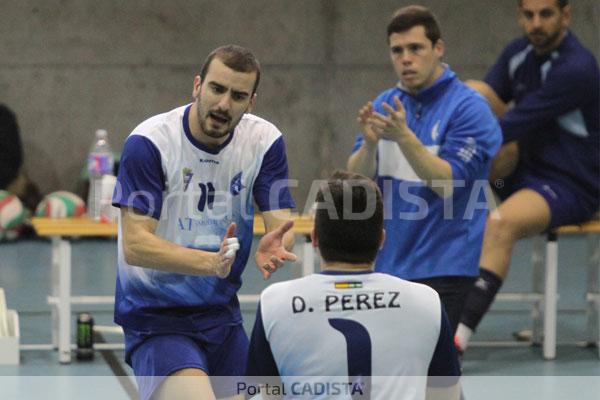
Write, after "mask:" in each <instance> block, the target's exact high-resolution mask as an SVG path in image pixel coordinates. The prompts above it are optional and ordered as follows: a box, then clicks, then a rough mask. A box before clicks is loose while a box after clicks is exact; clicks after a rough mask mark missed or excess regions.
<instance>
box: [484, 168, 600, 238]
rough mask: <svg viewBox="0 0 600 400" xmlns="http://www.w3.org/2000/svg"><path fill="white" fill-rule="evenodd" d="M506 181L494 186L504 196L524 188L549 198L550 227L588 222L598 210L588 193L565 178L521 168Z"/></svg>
mask: <svg viewBox="0 0 600 400" xmlns="http://www.w3.org/2000/svg"><path fill="white" fill-rule="evenodd" d="M504 183H505V185H504V187H502V188H500V189H498V188H495V189H496V192H497V193H498V195H499V196H500V198H501V199H502V200H505V199H506V198H507V197H509V196H510V195H512V194H513V193H515V192H516V191H518V190H521V189H531V190H533V191H535V192H537V193H539V194H540V195H541V196H542V197H543V198H544V199H545V200H546V203H548V206H549V207H550V212H551V214H552V215H551V219H550V226H549V227H548V229H553V228H556V227H558V226H561V225H569V224H578V223H581V222H585V221H587V220H589V219H590V218H592V216H593V215H594V213H595V212H596V211H597V207H598V206H597V205H596V204H595V203H594V201H593V199H590V196H589V193H587V192H585V191H583V190H582V189H580V188H578V187H577V186H576V185H574V184H571V183H569V182H566V181H561V180H558V179H552V178H548V177H539V176H534V175H533V174H530V173H528V172H526V171H525V170H523V169H519V170H517V172H516V173H515V174H514V175H512V176H511V177H509V178H507V179H506V180H505V181H504ZM492 187H493V185H492Z"/></svg>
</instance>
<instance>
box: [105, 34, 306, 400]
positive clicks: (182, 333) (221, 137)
mask: <svg viewBox="0 0 600 400" xmlns="http://www.w3.org/2000/svg"><path fill="white" fill-rule="evenodd" d="M259 79H260V67H259V64H258V61H257V60H256V58H255V57H254V55H253V54H252V53H251V52H250V51H248V50H246V49H244V48H241V47H239V46H234V45H229V46H223V47H219V48H217V49H216V50H214V51H213V52H212V53H211V54H210V55H209V56H208V58H207V59H206V61H205V63H204V66H203V67H202V69H201V72H200V74H199V75H198V76H196V77H195V79H194V84H193V97H194V102H193V103H192V104H188V105H185V106H182V107H179V108H176V109H174V110H172V111H169V112H166V113H164V114H160V115H156V116H154V117H151V118H150V119H148V120H146V121H144V122H142V123H141V124H140V125H139V126H137V127H136V128H135V129H134V130H133V132H132V133H131V134H130V135H129V137H128V138H127V140H126V142H125V146H124V150H123V155H122V158H121V164H120V169H119V177H118V185H117V189H116V190H115V193H114V196H113V204H114V205H115V206H117V207H120V208H121V214H120V219H119V239H118V244H119V246H118V263H119V266H118V276H117V285H116V286H117V287H116V299H115V322H116V323H118V324H120V325H121V326H122V327H123V329H124V331H125V357H126V361H127V363H129V364H130V365H131V366H132V367H133V369H134V372H135V375H136V377H137V381H138V386H139V389H140V397H141V398H142V399H148V398H150V397H152V398H158V399H161V398H165V399H173V398H177V399H187V398H193V399H214V398H215V397H216V398H223V397H227V396H231V395H232V394H233V393H235V389H234V388H230V387H227V386H223V385H218V384H215V383H214V381H213V382H211V380H210V378H209V375H210V376H236V375H242V374H243V373H244V367H245V365H246V357H247V351H248V338H247V336H246V334H245V332H244V329H243V327H242V317H241V313H240V308H239V303H238V300H237V296H236V294H237V291H238V289H239V288H240V286H241V284H242V282H241V275H242V271H243V269H244V267H245V265H246V262H247V260H248V256H249V254H250V247H251V244H252V237H253V229H252V228H253V215H254V206H253V200H254V201H256V203H257V205H258V207H259V209H260V211H262V213H263V217H264V221H265V229H266V231H267V234H266V235H265V236H263V238H262V239H261V240H260V242H259V245H258V249H257V252H256V255H255V261H256V264H257V266H258V268H259V270H260V272H261V273H262V274H263V276H264V278H265V279H268V278H269V276H270V274H271V273H273V272H274V271H275V270H277V269H278V268H280V267H281V266H283V264H284V262H285V261H294V260H295V259H296V257H295V255H294V254H292V253H291V252H289V250H290V249H291V248H292V247H293V244H294V238H293V233H292V232H291V230H290V228H291V227H292V222H291V221H290V220H289V217H290V209H291V208H292V207H294V202H293V199H292V198H291V196H290V193H289V190H288V188H287V177H288V167H287V159H286V153H285V146H284V142H283V137H282V135H281V133H280V132H279V130H278V129H277V128H276V127H275V126H274V125H273V124H271V123H269V122H267V121H265V120H264V119H261V118H259V117H256V116H254V115H251V114H248V112H249V111H250V110H251V109H252V107H253V106H254V104H255V102H256V89H257V87H258V83H259ZM179 377H181V379H178V378H179Z"/></svg>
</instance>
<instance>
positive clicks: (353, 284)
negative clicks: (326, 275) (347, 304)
mask: <svg viewBox="0 0 600 400" xmlns="http://www.w3.org/2000/svg"><path fill="white" fill-rule="evenodd" d="M335 288H336V289H360V288H362V282H360V281H342V282H335Z"/></svg>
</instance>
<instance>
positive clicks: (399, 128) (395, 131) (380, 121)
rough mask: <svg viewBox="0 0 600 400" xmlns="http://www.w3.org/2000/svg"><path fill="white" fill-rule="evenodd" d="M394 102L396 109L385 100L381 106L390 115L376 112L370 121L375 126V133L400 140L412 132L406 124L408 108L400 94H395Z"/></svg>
mask: <svg viewBox="0 0 600 400" xmlns="http://www.w3.org/2000/svg"><path fill="white" fill-rule="evenodd" d="M394 104H395V105H396V109H394V108H393V107H392V106H390V105H389V104H387V103H385V102H384V103H382V104H381V106H382V107H383V109H384V110H385V111H387V112H388V115H387V116H385V115H383V114H380V113H377V112H374V113H372V115H371V117H370V118H369V120H368V121H369V123H370V124H371V125H372V126H373V131H374V132H375V134H377V135H378V136H380V137H383V138H385V139H388V140H393V141H396V142H398V141H401V140H402V139H403V137H405V136H406V135H408V134H411V133H412V132H411V131H410V129H408V126H407V125H406V110H405V109H404V105H402V102H401V101H400V99H399V98H398V96H394Z"/></svg>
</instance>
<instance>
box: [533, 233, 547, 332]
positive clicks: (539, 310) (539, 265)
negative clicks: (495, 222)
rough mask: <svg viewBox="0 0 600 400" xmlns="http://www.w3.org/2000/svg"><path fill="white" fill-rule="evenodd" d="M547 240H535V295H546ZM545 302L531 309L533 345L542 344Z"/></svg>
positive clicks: (534, 304)
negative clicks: (545, 256)
mask: <svg viewBox="0 0 600 400" xmlns="http://www.w3.org/2000/svg"><path fill="white" fill-rule="evenodd" d="M545 244H546V238H545V237H544V236H535V237H534V238H533V243H532V245H533V252H532V253H531V264H532V266H533V276H532V290H533V293H536V294H540V295H543V294H544V267H545V265H544V245H545ZM543 306H544V302H543V301H542V300H540V301H534V302H533V303H532V307H531V321H532V327H531V342H532V344H541V343H542V315H543Z"/></svg>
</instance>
